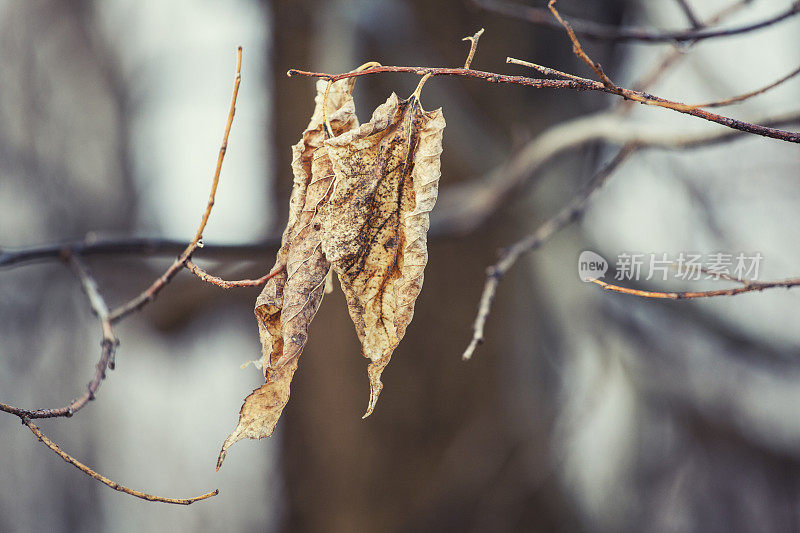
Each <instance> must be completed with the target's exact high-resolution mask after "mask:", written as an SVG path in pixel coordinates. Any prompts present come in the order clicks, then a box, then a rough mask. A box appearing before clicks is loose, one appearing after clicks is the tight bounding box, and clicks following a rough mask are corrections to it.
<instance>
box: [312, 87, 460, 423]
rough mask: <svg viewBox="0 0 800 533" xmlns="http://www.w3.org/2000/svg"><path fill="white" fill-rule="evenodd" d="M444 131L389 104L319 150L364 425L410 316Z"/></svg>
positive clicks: (323, 213) (406, 107) (325, 244)
mask: <svg viewBox="0 0 800 533" xmlns="http://www.w3.org/2000/svg"><path fill="white" fill-rule="evenodd" d="M444 126H445V121H444V117H443V116H442V112H441V110H440V109H437V110H436V111H431V112H428V113H426V112H424V111H423V109H422V106H421V105H420V102H419V97H418V96H417V95H416V94H415V95H413V96H412V97H411V98H409V99H408V100H400V99H399V98H398V97H397V95H396V94H392V95H391V96H390V97H389V99H388V100H387V101H386V103H384V104H383V105H381V106H379V107H378V108H377V109H376V110H375V112H374V113H373V115H372V120H370V121H369V122H368V123H366V124H363V125H362V126H361V127H359V128H358V129H355V130H352V131H350V132H348V133H344V134H342V135H340V136H338V137H335V138H333V139H328V140H327V141H325V146H326V148H327V149H328V155H329V156H330V159H331V161H332V163H333V171H334V173H335V175H336V181H335V186H334V191H333V194H332V196H331V198H330V200H329V201H328V203H327V204H325V205H324V206H322V207H321V209H320V219H321V221H322V228H323V238H322V250H323V252H324V253H325V256H326V257H327V259H328V261H330V262H331V264H332V265H333V268H334V270H335V271H336V273H337V274H338V276H339V280H340V283H341V286H342V290H343V291H344V294H345V296H346V298H347V307H348V310H349V312H350V318H351V319H352V320H353V323H354V324H355V326H356V333H357V334H358V338H359V340H360V341H361V345H362V350H363V353H364V356H365V357H367V358H368V359H370V361H371V363H370V365H369V369H368V373H369V381H370V398H369V405H368V407H367V412H366V413H365V414H364V417H367V416H369V415H370V414H371V413H372V410H373V409H374V408H375V402H376V401H377V400H378V395H379V394H380V392H381V388H382V384H381V379H380V377H381V372H382V371H383V369H384V367H385V366H386V365H387V364H388V363H389V359H390V358H391V356H392V352H394V349H395V347H397V344H398V343H399V342H400V340H401V339H402V338H403V335H405V332H406V327H407V326H408V324H409V323H410V322H411V318H412V316H413V315H414V303H415V302H416V299H417V296H418V295H419V293H420V290H421V289H422V278H423V270H424V268H425V264H426V263H427V262H428V250H427V233H428V227H429V213H430V211H431V209H432V208H433V205H434V204H435V203H436V196H437V193H438V190H439V176H440V171H439V161H440V156H441V153H442V133H443V130H444Z"/></svg>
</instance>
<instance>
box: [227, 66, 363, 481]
mask: <svg viewBox="0 0 800 533" xmlns="http://www.w3.org/2000/svg"><path fill="white" fill-rule="evenodd" d="M353 82H354V80H353V79H350V80H342V81H339V82H336V83H334V84H332V85H331V87H330V88H329V89H328V90H327V91H326V87H327V85H328V83H327V82H326V81H322V80H320V81H319V82H317V96H316V99H315V102H316V105H315V108H314V113H313V115H312V116H311V121H310V122H309V124H308V127H307V128H306V130H305V131H304V132H303V136H302V138H301V139H300V142H298V143H297V144H296V145H294V146H293V147H292V156H293V157H292V172H293V174H294V185H293V188H292V194H291V198H290V200H289V221H288V223H287V224H286V229H285V230H284V232H283V238H282V241H281V248H280V249H279V250H278V255H277V259H276V261H275V266H276V267H277V266H281V265H284V266H285V268H284V270H283V271H282V272H281V273H280V274H278V275H276V276H275V277H273V278H270V279H269V280H268V281H267V284H266V285H265V286H264V289H263V290H262V291H261V294H260V295H259V296H258V299H257V300H256V305H255V315H256V319H257V322H258V331H259V335H260V337H261V351H262V362H261V364H262V369H263V371H264V378H265V383H264V385H262V386H261V387H260V388H258V389H256V390H254V391H253V393H252V394H250V396H248V397H247V398H245V401H244V404H243V405H242V409H241V410H240V411H239V423H238V425H237V426H236V429H235V430H234V431H233V433H231V434H230V435H229V436H228V438H227V439H225V442H224V444H223V445H222V450H221V451H220V454H219V458H218V459H217V470H219V468H220V467H221V466H222V462H223V461H224V460H225V455H226V454H227V451H228V448H230V447H231V446H232V445H233V444H234V443H235V442H238V441H240V440H241V439H243V438H250V439H260V438H263V437H269V436H270V435H272V432H273V430H274V429H275V424H277V422H278V418H279V417H280V415H281V412H282V411H283V408H284V407H285V406H286V403H287V402H288V401H289V391H290V385H291V382H292V377H293V376H294V372H295V370H296V369H297V362H298V361H297V360H298V358H299V357H300V353H301V352H302V351H303V347H304V346H305V343H306V339H307V338H308V325H309V323H310V322H311V319H312V318H314V315H315V314H316V313H317V309H318V308H319V304H320V302H321V301H322V296H323V290H324V286H325V283H324V280H325V276H326V274H327V273H328V270H329V269H330V264H329V263H328V261H327V260H326V259H325V256H324V255H323V253H322V247H321V245H320V240H319V229H317V228H319V225H318V224H317V223H315V222H313V219H314V218H315V215H316V211H317V209H318V207H319V205H320V204H321V203H322V202H324V201H325V199H326V198H327V196H329V194H330V188H331V184H332V182H333V173H332V172H331V171H330V160H329V159H328V157H327V153H326V151H325V150H324V149H323V148H322V145H323V142H324V140H325V136H326V135H325V124H324V117H323V114H324V112H323V109H326V110H327V117H326V118H328V120H329V122H330V125H331V128H332V129H333V131H334V133H343V132H345V131H348V130H350V129H352V128H354V127H356V126H357V125H358V119H357V118H356V114H355V106H354V103H353V97H352V90H353ZM326 92H327V104H325V103H324V102H325V100H324V98H325V95H326Z"/></svg>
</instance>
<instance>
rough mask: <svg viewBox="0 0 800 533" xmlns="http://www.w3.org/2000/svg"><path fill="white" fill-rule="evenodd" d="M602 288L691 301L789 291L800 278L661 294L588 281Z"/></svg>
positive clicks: (595, 280)
mask: <svg viewBox="0 0 800 533" xmlns="http://www.w3.org/2000/svg"><path fill="white" fill-rule="evenodd" d="M589 281H591V282H592V283H596V284H597V285H600V286H601V287H603V289H604V290H607V291H613V292H621V293H624V294H631V295H633V296H641V297H642V298H658V299H666V300H691V299H695V298H711V297H714V296H735V295H737V294H742V293H745V292H754V291H763V290H764V289H774V288H778V287H783V288H785V289H789V288H791V287H798V286H800V278H790V279H784V280H779V281H742V282H741V283H743V286H741V287H734V288H731V289H717V290H713V291H699V292H661V291H644V290H639V289H630V288H627V287H620V286H619V285H612V284H610V283H606V282H605V281H601V280H599V279H592V280H589Z"/></svg>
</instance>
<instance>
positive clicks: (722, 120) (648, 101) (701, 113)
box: [287, 66, 800, 143]
mask: <svg viewBox="0 0 800 533" xmlns="http://www.w3.org/2000/svg"><path fill="white" fill-rule="evenodd" d="M383 72H406V73H413V74H417V75H419V76H424V75H426V74H430V75H432V76H465V77H470V78H477V79H481V80H485V81H488V82H491V83H511V84H514V85H523V86H526V87H533V88H536V89H545V88H549V89H573V90H579V91H582V90H589V91H599V92H604V93H609V94H615V95H617V96H621V97H622V98H625V99H629V100H634V101H636V102H639V103H640V104H645V105H654V106H658V107H664V108H667V109H672V110H673V111H677V112H679V113H683V114H686V115H691V116H695V117H698V118H702V119H704V120H708V121H710V122H716V123H717V124H721V125H723V126H725V127H728V128H732V129H736V130H740V131H744V132H747V133H752V134H754V135H760V136H762V137H770V138H773V139H779V140H782V141H787V142H793V143H800V133H797V132H791V131H783V130H779V129H775V128H770V127H766V126H760V125H758V124H751V123H749V122H744V121H741V120H737V119H734V118H730V117H725V116H722V115H718V114H715V113H711V112H710V111H705V110H704V109H697V108H695V107H692V106H690V105H686V104H682V103H680V102H674V101H671V100H667V99H666V98H660V97H658V96H653V95H651V94H648V93H645V92H641V91H633V90H631V89H625V88H623V87H618V86H614V87H607V86H606V85H604V84H603V83H601V82H597V81H592V80H589V79H586V78H580V77H577V76H576V77H575V78H571V79H568V80H547V79H538V78H526V77H524V76H507V75H503V74H495V73H493V72H484V71H480V70H469V69H461V68H431V67H396V66H381V67H373V68H369V69H366V70H363V71H361V72H346V73H342V74H328V73H325V72H309V71H304V70H297V69H291V70H289V71H288V72H287V75H289V76H310V77H314V78H322V79H327V80H331V81H338V80H342V79H346V78H354V77H358V76H368V75H370V74H378V73H383Z"/></svg>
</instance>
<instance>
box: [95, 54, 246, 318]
mask: <svg viewBox="0 0 800 533" xmlns="http://www.w3.org/2000/svg"><path fill="white" fill-rule="evenodd" d="M241 81H242V47H241V46H240V47H239V48H238V49H237V51H236V79H235V81H234V83H233V96H232V97H231V106H230V110H229V111H228V122H227V123H226V124H225V133H224V134H223V135H222V146H220V149H219V156H218V157H217V168H216V169H215V170H214V179H213V180H212V183H211V192H210V193H209V195H208V204H207V205H206V210H205V211H204V212H203V217H202V219H201V220H200V226H199V227H198V228H197V233H195V236H194V239H192V242H190V243H189V245H188V246H187V247H186V249H185V250H184V251H183V252H182V253H181V255H180V256H179V257H178V258H177V259H176V260H175V261H174V262H173V263H172V264H171V265H170V266H169V268H168V269H167V271H166V272H164V273H163V274H162V275H161V276H159V277H158V278H157V279H156V280H155V281H154V282H153V283H152V284H151V285H150V286H149V287H148V288H147V289H145V290H144V291H143V292H141V293H140V294H139V295H138V296H136V297H135V298H133V299H131V300H130V301H128V302H127V303H125V304H123V305H121V306H119V307H117V308H116V309H114V310H113V311H112V312H111V315H110V318H111V321H112V322H117V321H119V320H120V319H122V318H124V317H125V316H127V315H129V314H130V313H133V312H134V311H137V310H139V309H141V308H142V307H143V306H144V305H146V304H147V303H148V302H152V301H153V300H154V299H155V297H156V295H158V293H159V292H160V291H161V289H163V288H164V287H166V286H167V284H168V283H169V282H170V281H172V278H174V277H175V275H176V274H177V273H178V272H180V271H181V270H182V269H183V267H184V266H186V261H188V260H189V259H190V258H191V257H192V253H194V251H195V250H196V249H197V247H198V244H199V243H200V239H202V238H203V230H205V228H206V224H207V223H208V218H209V217H210V216H211V208H213V207H214V198H215V196H216V194H217V186H218V185H219V176H220V173H221V172H222V162H223V161H224V160H225V152H227V150H228V135H229V134H230V132H231V126H232V125H233V116H234V115H235V114H236V98H237V97H238V96H239V84H240V83H241Z"/></svg>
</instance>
